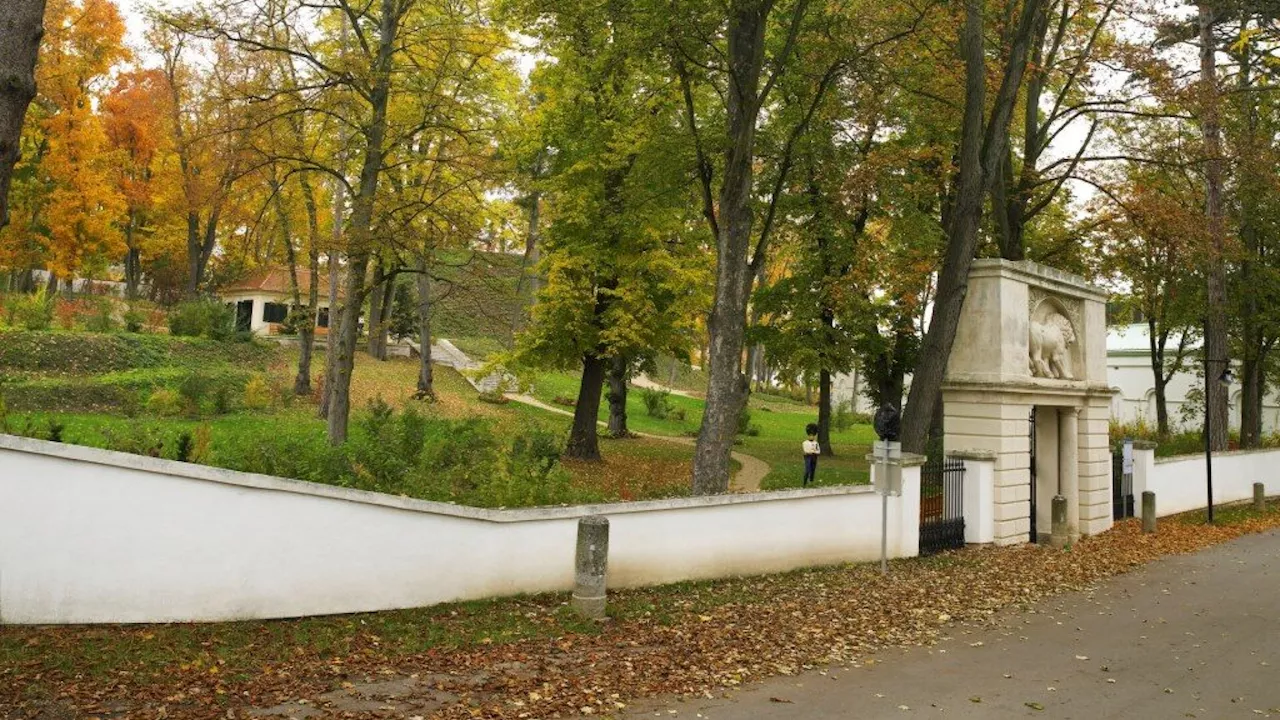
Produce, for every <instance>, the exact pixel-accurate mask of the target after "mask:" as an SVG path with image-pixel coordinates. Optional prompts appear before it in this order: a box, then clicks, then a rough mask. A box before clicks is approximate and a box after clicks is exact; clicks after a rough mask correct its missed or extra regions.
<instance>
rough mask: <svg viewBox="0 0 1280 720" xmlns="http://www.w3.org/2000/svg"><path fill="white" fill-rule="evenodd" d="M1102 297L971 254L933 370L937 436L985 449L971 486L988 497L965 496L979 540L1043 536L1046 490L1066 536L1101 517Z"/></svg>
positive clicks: (1025, 265) (1060, 276) (1087, 529)
mask: <svg viewBox="0 0 1280 720" xmlns="http://www.w3.org/2000/svg"><path fill="white" fill-rule="evenodd" d="M1106 300H1107V294H1106V292H1105V291H1103V290H1102V289H1100V288H1096V287H1093V286H1091V285H1089V284H1088V283H1087V282H1085V280H1084V279H1083V278H1080V277H1077V276H1075V275H1071V274H1069V273H1064V272H1061V271H1059V270H1056V269H1054V268H1050V267H1046V266H1044V265H1039V264H1037V263H1032V262H1012V261H1009V260H993V259H983V260H975V261H974V263H973V269H972V271H971V272H970V274H969V290H968V293H967V294H966V295H965V300H964V309H963V311H962V314H961V318H960V325H959V327H958V328H957V332H956V341H955V345H954V347H953V348H952V351H951V357H950V358H949V359H948V361H947V374H946V377H945V379H944V381H943V424H944V434H945V436H944V438H943V444H944V445H945V447H946V450H947V452H948V453H950V454H957V455H961V456H983V457H994V460H995V471H994V472H993V473H992V476H991V477H990V478H987V479H985V480H984V482H989V483H991V485H992V487H990V488H984V489H980V491H979V492H977V493H976V496H980V497H988V498H991V500H990V501H989V503H988V504H989V505H990V506H989V507H984V508H973V509H972V511H973V515H971V508H970V507H969V506H968V505H966V506H965V518H966V528H967V526H968V523H969V521H970V518H971V517H973V518H974V519H975V520H977V522H978V527H976V528H974V529H972V532H968V531H967V532H966V534H967V535H970V536H973V537H977V538H979V539H978V540H977V541H978V542H995V543H999V544H1005V545H1008V544H1014V543H1021V542H1027V541H1031V542H1039V541H1048V540H1049V539H1050V535H1051V533H1052V529H1053V517H1052V512H1053V507H1054V498H1055V497H1061V498H1063V501H1064V502H1065V507H1066V517H1065V528H1060V529H1062V530H1064V531H1065V537H1066V538H1067V541H1068V542H1071V541H1074V540H1075V539H1077V538H1078V537H1080V536H1081V535H1092V534H1095V533H1099V532H1102V531H1104V530H1106V529H1108V528H1109V527H1111V522H1112V509H1111V452H1110V448H1109V438H1108V434H1107V429H1108V422H1109V420H1110V417H1111V396H1112V394H1113V390H1112V389H1111V387H1110V386H1109V385H1108V384H1107V375H1106V371H1107V368H1106V333H1107V326H1106ZM1061 506H1062V502H1060V503H1059V507H1061ZM1059 525H1060V526H1061V525H1062V521H1061V519H1060V521H1059ZM967 530H968V529H967Z"/></svg>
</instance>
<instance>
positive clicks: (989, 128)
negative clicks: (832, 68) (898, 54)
mask: <svg viewBox="0 0 1280 720" xmlns="http://www.w3.org/2000/svg"><path fill="white" fill-rule="evenodd" d="M1043 4H1044V0H1027V2H1026V4H1025V5H1024V6H1023V8H1022V15H1021V17H1020V18H1019V21H1018V28H1017V30H1016V32H1015V34H1014V36H1013V42H1012V45H1011V47H1010V51H1009V57H1008V65H1007V66H1006V68H1005V71H1004V77H1003V79H1002V81H1001V84H1000V89H999V91H998V93H997V96H996V100H995V103H994V104H993V106H992V110H991V117H990V119H989V120H988V121H986V122H985V123H984V122H983V109H984V107H985V104H986V81H987V78H986V66H985V59H984V57H985V48H984V40H983V16H982V13H983V7H982V4H981V3H980V2H979V0H966V3H965V26H964V33H963V36H962V38H961V52H962V54H963V55H964V59H965V90H966V95H965V105H964V120H963V122H962V125H961V138H960V167H959V171H958V178H957V181H956V189H955V194H954V198H955V201H954V202H953V203H952V205H951V212H950V218H949V220H950V222H949V223H948V228H947V252H946V256H945V258H944V260H943V264H942V270H941V271H940V272H939V273H938V287H937V291H936V293H935V297H934V305H933V314H932V316H931V317H930V323H929V332H927V333H926V334H925V337H924V342H923V343H922V346H921V349H920V358H919V362H918V363H917V367H916V371H915V374H914V375H913V377H912V381H911V394H910V397H909V398H908V401H907V408H906V412H905V413H904V414H903V417H902V435H901V437H902V449H903V450H906V451H907V452H914V453H923V452H924V451H925V449H926V448H925V445H926V444H927V442H928V439H929V430H930V426H931V425H932V424H933V415H934V412H935V409H936V408H937V407H938V406H939V405H940V404H941V402H942V380H943V376H944V375H945V373H946V369H947V359H948V358H949V357H950V355H951V346H952V345H953V344H954V343H955V339H956V328H957V327H958V326H959V324H960V313H961V309H962V308H963V306H964V298H965V294H966V293H967V292H968V289H969V267H970V265H971V264H972V263H973V256H974V253H975V251H976V250H977V242H978V228H979V225H980V224H981V222H982V198H983V196H984V195H986V193H987V190H988V188H989V187H990V183H991V182H992V181H993V179H994V178H995V173H994V172H993V171H994V169H995V168H996V167H997V165H998V163H1000V162H1002V158H1003V157H1004V155H1005V153H1006V152H1007V145H1006V144H1007V142H1008V138H1009V116H1010V114H1011V113H1012V112H1013V106H1014V104H1015V103H1016V102H1017V98H1018V88H1019V86H1020V85H1021V83H1022V75H1023V73H1024V72H1025V70H1026V66H1027V48H1028V44H1029V39H1030V36H1031V34H1032V29H1033V27H1034V23H1035V21H1036V17H1037V14H1038V13H1039V12H1040V11H1041V10H1042V7H1043Z"/></svg>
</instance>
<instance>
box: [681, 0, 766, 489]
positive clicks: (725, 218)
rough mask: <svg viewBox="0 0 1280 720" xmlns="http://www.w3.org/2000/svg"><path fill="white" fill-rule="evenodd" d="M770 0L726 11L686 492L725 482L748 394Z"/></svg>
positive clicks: (743, 3) (742, 3) (722, 486)
mask: <svg viewBox="0 0 1280 720" xmlns="http://www.w3.org/2000/svg"><path fill="white" fill-rule="evenodd" d="M770 8H771V4H769V3H759V2H747V1H746V0H736V1H735V2H732V3H730V6H729V19H728V28H727V32H728V67H729V87H728V89H727V91H726V92H725V109H726V111H727V113H726V121H727V138H726V140H727V143H726V145H725V151H724V171H723V180H722V184H721V187H720V203H719V212H718V215H717V217H718V221H717V227H718V233H717V237H716V287H715V300H714V302H713V304H712V306H711V316H710V319H709V321H708V329H709V330H710V333H711V346H710V348H709V355H710V357H709V358H708V362H707V371H708V375H709V378H708V381H707V399H706V405H705V407H704V409H703V413H702V429H701V430H700V431H699V433H698V442H697V445H696V446H695V448H694V454H693V494H694V495H713V494H718V493H723V492H726V491H727V490H728V489H729V456H730V453H731V452H732V450H733V441H734V439H735V437H736V436H737V431H738V417H739V416H740V415H741V414H742V410H743V407H744V406H745V405H746V402H747V390H748V388H747V381H746V378H745V377H743V375H742V345H743V339H744V335H745V333H746V325H747V296H748V295H749V293H750V291H751V277H752V274H751V269H750V257H749V255H748V253H749V248H750V242H751V234H752V233H751V231H752V225H753V215H752V208H751V199H752V198H751V193H752V185H753V177H754V161H755V139H756V120H757V117H758V115H759V112H760V107H759V99H760V77H761V72H762V69H763V66H764V44H765V42H764V38H765V29H766V26H767V25H768V13H769V10H770Z"/></svg>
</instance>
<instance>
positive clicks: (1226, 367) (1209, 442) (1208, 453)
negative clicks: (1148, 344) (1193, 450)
mask: <svg viewBox="0 0 1280 720" xmlns="http://www.w3.org/2000/svg"><path fill="white" fill-rule="evenodd" d="M1210 362H1220V363H1222V365H1223V370H1222V374H1221V375H1219V376H1218V384H1219V385H1221V386H1222V387H1223V388H1224V392H1225V391H1226V390H1225V388H1229V387H1231V383H1232V382H1233V381H1234V380H1235V379H1236V378H1235V375H1234V374H1232V372H1231V363H1230V361H1228V360H1209V359H1207V358H1206V359H1205V361H1204V482H1205V490H1206V492H1207V493H1208V496H1209V497H1208V500H1209V504H1208V508H1207V518H1208V522H1209V524H1210V525H1212V524H1213V409H1212V408H1211V407H1210V406H1209V389H1210V387H1209V383H1210V382H1212V381H1211V379H1210V378H1211V377H1212V373H1210V372H1209V363H1210Z"/></svg>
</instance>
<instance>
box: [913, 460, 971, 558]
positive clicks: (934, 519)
mask: <svg viewBox="0 0 1280 720" xmlns="http://www.w3.org/2000/svg"><path fill="white" fill-rule="evenodd" d="M963 497H964V461H963V460H958V459H956V458H930V459H929V461H928V462H926V463H925V464H924V467H922V468H920V554H921V555H932V554H933V553H936V552H941V551H943V550H950V549H952V548H961V547H964V503H963Z"/></svg>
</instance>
